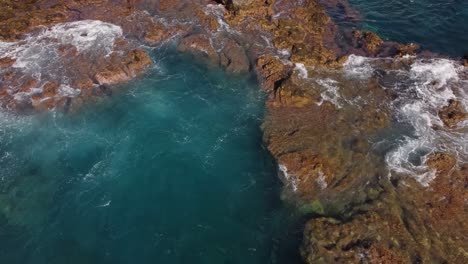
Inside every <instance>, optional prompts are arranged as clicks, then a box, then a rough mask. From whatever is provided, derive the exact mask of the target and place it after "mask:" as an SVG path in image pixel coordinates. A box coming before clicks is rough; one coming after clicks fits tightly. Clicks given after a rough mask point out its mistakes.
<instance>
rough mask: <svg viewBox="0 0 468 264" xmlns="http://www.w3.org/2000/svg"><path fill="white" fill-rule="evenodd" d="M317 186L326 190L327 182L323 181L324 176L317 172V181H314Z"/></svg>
mask: <svg viewBox="0 0 468 264" xmlns="http://www.w3.org/2000/svg"><path fill="white" fill-rule="evenodd" d="M316 182H317V184H318V186H319V187H320V189H322V190H323V189H326V188H327V187H328V184H327V181H326V179H325V174H324V173H323V172H322V171H321V170H319V172H318V177H317V180H316Z"/></svg>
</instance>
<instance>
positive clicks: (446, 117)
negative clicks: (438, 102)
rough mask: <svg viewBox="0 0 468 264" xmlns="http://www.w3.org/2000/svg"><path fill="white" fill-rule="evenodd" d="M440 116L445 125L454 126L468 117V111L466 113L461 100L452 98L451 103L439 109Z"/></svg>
mask: <svg viewBox="0 0 468 264" xmlns="http://www.w3.org/2000/svg"><path fill="white" fill-rule="evenodd" d="M439 117H440V119H442V121H443V122H444V125H445V126H447V127H449V128H454V127H456V126H457V124H458V123H460V122H462V121H464V120H466V119H468V113H465V111H464V110H463V107H462V105H461V104H460V102H458V101H455V100H450V101H449V104H448V105H447V106H445V107H444V108H442V109H441V110H440V111H439Z"/></svg>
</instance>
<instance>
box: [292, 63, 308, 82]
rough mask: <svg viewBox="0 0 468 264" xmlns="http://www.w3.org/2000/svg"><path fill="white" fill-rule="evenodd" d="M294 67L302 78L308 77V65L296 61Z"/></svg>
mask: <svg viewBox="0 0 468 264" xmlns="http://www.w3.org/2000/svg"><path fill="white" fill-rule="evenodd" d="M294 65H295V67H294V69H295V70H297V71H298V72H299V73H298V76H299V77H300V78H302V79H307V78H308V77H309V72H308V71H307V68H306V66H305V65H304V64H303V63H296V64H294Z"/></svg>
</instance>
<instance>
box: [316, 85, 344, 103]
mask: <svg viewBox="0 0 468 264" xmlns="http://www.w3.org/2000/svg"><path fill="white" fill-rule="evenodd" d="M316 82H317V84H319V85H320V86H321V87H322V88H324V89H325V91H323V92H322V93H321V94H320V96H321V97H322V99H321V100H320V102H318V103H317V104H318V105H322V103H323V101H329V102H331V103H332V104H334V105H335V106H336V107H337V108H341V107H342V105H341V104H340V102H339V99H340V98H341V96H340V93H339V87H338V85H337V84H338V82H337V81H335V80H332V79H330V78H326V79H317V80H316Z"/></svg>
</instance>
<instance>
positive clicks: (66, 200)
mask: <svg viewBox="0 0 468 264" xmlns="http://www.w3.org/2000/svg"><path fill="white" fill-rule="evenodd" d="M153 59H154V60H155V62H156V64H155V66H154V67H153V68H152V69H151V70H150V71H149V73H148V74H147V75H146V76H143V77H142V78H140V79H138V80H135V81H133V82H131V83H129V84H126V85H124V86H123V87H118V89H116V90H114V92H113V95H112V96H111V97H109V98H105V99H103V100H102V101H100V102H95V103H90V104H87V105H85V106H84V107H83V108H82V109H80V110H79V111H78V112H75V113H68V114H63V113H56V112H49V113H45V114H40V115H34V116H27V117H18V116H13V115H10V114H5V113H3V114H1V118H0V168H1V170H0V191H1V192H0V263H34V264H40V263H48V264H50V263H61V264H62V263H80V264H82V263H113V264H114V263H224V264H228V263H245V264H248V263H294V261H298V260H299V256H298V248H299V243H300V238H301V235H302V234H301V225H297V219H296V217H295V215H294V213H293V210H292V209H291V208H288V206H287V205H286V204H285V203H283V202H282V201H281V200H280V188H281V184H280V182H279V180H278V177H277V169H276V166H275V164H274V162H273V160H272V158H271V157H270V156H269V155H268V153H267V151H266V150H265V149H264V148H263V147H262V139H261V131H260V128H259V126H260V124H261V121H262V117H263V114H264V113H263V111H264V107H263V103H264V94H263V93H262V92H261V91H260V89H259V88H258V86H257V84H256V82H255V81H254V80H253V78H249V77H248V76H230V75H227V74H226V73H224V72H223V71H221V70H218V69H210V68H207V67H205V66H202V65H199V64H196V63H194V62H193V61H192V59H191V58H190V57H187V56H182V55H179V54H176V53H175V52H173V51H171V49H169V50H167V51H164V50H158V51H154V52H153Z"/></svg>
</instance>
